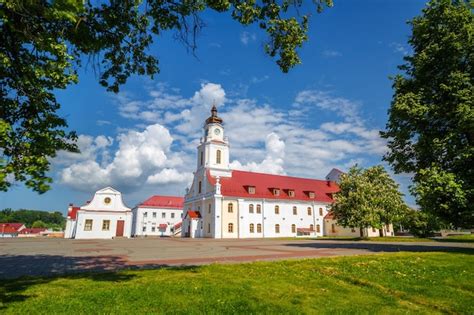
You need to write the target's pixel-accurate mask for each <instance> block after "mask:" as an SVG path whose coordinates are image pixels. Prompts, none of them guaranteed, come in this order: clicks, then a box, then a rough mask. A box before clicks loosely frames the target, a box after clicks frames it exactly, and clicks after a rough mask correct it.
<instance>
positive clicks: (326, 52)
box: [322, 49, 342, 58]
mask: <svg viewBox="0 0 474 315" xmlns="http://www.w3.org/2000/svg"><path fill="white" fill-rule="evenodd" d="M322 54H323V56H324V57H328V58H333V57H340V56H342V53H340V52H338V51H336V50H330V49H326V50H323V53H322Z"/></svg>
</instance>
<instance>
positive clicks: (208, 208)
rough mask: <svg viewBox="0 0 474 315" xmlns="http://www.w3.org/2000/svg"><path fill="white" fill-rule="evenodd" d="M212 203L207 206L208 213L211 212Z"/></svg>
mask: <svg viewBox="0 0 474 315" xmlns="http://www.w3.org/2000/svg"><path fill="white" fill-rule="evenodd" d="M211 207H212V206H211V204H209V206H208V207H207V213H211Z"/></svg>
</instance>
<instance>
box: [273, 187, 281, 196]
mask: <svg viewBox="0 0 474 315" xmlns="http://www.w3.org/2000/svg"><path fill="white" fill-rule="evenodd" d="M273 195H275V196H280V189H278V188H273Z"/></svg>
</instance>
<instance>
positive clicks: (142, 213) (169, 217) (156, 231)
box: [132, 206, 183, 236]
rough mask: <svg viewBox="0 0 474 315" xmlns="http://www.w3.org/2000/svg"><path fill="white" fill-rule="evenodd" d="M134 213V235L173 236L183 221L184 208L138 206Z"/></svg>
mask: <svg viewBox="0 0 474 315" xmlns="http://www.w3.org/2000/svg"><path fill="white" fill-rule="evenodd" d="M132 213H133V228H132V235H133V236H172V235H174V232H175V229H174V227H175V226H176V225H177V224H178V223H180V222H181V221H182V215H183V209H182V208H181V209H175V208H163V207H140V206H138V207H135V208H133V210H132Z"/></svg>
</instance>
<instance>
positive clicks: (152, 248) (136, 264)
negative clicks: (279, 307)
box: [0, 238, 474, 278]
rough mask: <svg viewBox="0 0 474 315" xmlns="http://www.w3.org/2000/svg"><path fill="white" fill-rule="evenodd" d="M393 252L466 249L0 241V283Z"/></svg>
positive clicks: (466, 248)
mask: <svg viewBox="0 0 474 315" xmlns="http://www.w3.org/2000/svg"><path fill="white" fill-rule="evenodd" d="M397 251H463V252H469V253H472V254H474V244H468V243H437V242H424V243H402V242H400V243H382V242H380V243H377V242H360V241H359V242H352V241H329V240H301V239H298V240H284V239H240V240H235V239H233V240H220V239H219V240H216V239H181V238H142V239H115V240H69V239H46V238H44V239H42V238H35V239H21V238H15V239H0V278H16V277H21V276H37V275H56V274H68V273H76V272H84V271H114V270H120V269H135V268H159V267H163V266H180V265H201V264H209V263H235V262H248V261H259V260H277V259H294V258H318V257H329V256H340V255H363V254H373V253H383V252H397Z"/></svg>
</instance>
